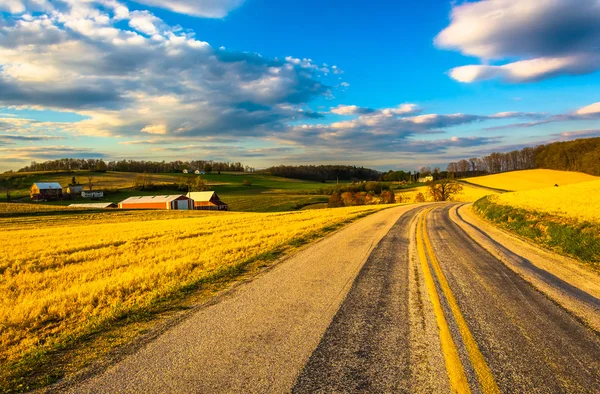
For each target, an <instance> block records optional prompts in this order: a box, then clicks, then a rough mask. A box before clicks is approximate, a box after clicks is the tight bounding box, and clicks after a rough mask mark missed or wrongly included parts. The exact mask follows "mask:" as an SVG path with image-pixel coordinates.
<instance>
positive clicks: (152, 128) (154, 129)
mask: <svg viewBox="0 0 600 394" xmlns="http://www.w3.org/2000/svg"><path fill="white" fill-rule="evenodd" d="M142 133H148V134H161V135H164V134H167V126H166V125H164V124H152V125H148V126H146V127H144V128H143V129H142Z"/></svg>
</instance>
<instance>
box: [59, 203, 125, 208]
mask: <svg viewBox="0 0 600 394" xmlns="http://www.w3.org/2000/svg"><path fill="white" fill-rule="evenodd" d="M69 206H70V207H73V208H97V209H104V208H110V207H116V204H114V203H112V202H99V203H90V204H71V205H69Z"/></svg>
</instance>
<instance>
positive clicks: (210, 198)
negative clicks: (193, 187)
mask: <svg viewBox="0 0 600 394" xmlns="http://www.w3.org/2000/svg"><path fill="white" fill-rule="evenodd" d="M187 196H188V197H189V198H191V199H192V200H194V209H198V210H205V211H227V210H229V207H228V206H227V204H225V203H224V202H223V201H221V199H220V198H219V196H218V195H217V193H215V192H190V193H188V194H187Z"/></svg>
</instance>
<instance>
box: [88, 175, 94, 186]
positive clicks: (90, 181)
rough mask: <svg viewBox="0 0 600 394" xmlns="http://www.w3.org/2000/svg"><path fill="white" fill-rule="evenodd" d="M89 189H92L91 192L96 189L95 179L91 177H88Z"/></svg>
mask: <svg viewBox="0 0 600 394" xmlns="http://www.w3.org/2000/svg"><path fill="white" fill-rule="evenodd" d="M87 178H88V187H89V188H90V190H92V189H93V188H94V177H93V176H91V175H88V177H87Z"/></svg>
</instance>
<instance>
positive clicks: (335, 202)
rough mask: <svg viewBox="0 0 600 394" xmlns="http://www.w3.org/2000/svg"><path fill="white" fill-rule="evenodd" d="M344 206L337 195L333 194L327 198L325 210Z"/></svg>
mask: <svg viewBox="0 0 600 394" xmlns="http://www.w3.org/2000/svg"><path fill="white" fill-rule="evenodd" d="M343 206H344V201H342V198H341V197H340V195H339V194H337V193H333V194H332V195H331V196H329V201H328V202H327V208H339V207H343Z"/></svg>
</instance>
